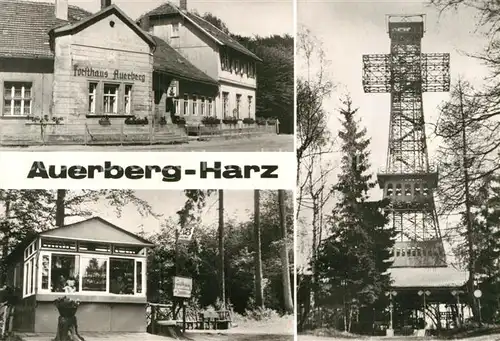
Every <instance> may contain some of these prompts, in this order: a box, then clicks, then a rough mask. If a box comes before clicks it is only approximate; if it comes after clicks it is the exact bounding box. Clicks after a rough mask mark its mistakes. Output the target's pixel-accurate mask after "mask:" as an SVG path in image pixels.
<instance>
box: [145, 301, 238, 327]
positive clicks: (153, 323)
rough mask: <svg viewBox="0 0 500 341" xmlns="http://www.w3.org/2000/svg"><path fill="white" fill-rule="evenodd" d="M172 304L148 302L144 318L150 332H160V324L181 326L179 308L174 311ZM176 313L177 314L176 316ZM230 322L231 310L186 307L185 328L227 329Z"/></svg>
mask: <svg viewBox="0 0 500 341" xmlns="http://www.w3.org/2000/svg"><path fill="white" fill-rule="evenodd" d="M174 309H175V307H174V306H173V305H172V304H158V303H148V305H147V308H146V320H147V323H148V330H149V332H150V333H151V334H158V333H161V327H160V325H161V324H171V325H178V326H183V321H182V313H181V310H179V311H178V312H176V311H174ZM176 315H177V316H176ZM231 324H232V312H231V310H227V309H225V310H218V311H201V310H197V309H193V308H191V307H189V306H187V307H186V321H185V325H184V326H183V327H185V328H186V329H201V330H205V329H228V328H230V327H231Z"/></svg>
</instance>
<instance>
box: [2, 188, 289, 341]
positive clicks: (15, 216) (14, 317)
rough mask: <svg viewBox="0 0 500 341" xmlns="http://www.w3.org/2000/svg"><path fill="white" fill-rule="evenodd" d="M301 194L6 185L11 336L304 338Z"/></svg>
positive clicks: (61, 339)
mask: <svg viewBox="0 0 500 341" xmlns="http://www.w3.org/2000/svg"><path fill="white" fill-rule="evenodd" d="M292 194H293V193H292V191H285V190H276V191H269V190H246V191H240V190H183V191H174V190H170V191H165V190H163V191H131V190H63V189H59V190H0V207H1V218H0V219H1V223H0V237H1V238H0V240H1V247H0V251H1V252H0V256H1V263H0V264H1V271H0V332H1V335H0V337H1V338H2V340H3V339H5V340H24V341H49V340H58V341H67V340H92V341H103V340H117V341H129V340H141V341H153V340H164V341H168V340H174V339H184V340H194V341H198V340H199V341H212V340H214V341H215V340H228V341H229V340H241V341H249V340H269V341H271V340H273V341H285V340H293V338H294V331H295V327H294V317H293V316H294V315H293V312H294V302H293V278H294V276H293V274H294V272H293V270H294V252H293V234H294V231H293V196H292Z"/></svg>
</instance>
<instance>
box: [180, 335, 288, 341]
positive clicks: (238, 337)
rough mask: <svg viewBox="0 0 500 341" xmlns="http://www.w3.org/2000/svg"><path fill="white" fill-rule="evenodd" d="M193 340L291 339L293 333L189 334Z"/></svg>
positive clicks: (243, 340)
mask: <svg viewBox="0 0 500 341" xmlns="http://www.w3.org/2000/svg"><path fill="white" fill-rule="evenodd" d="M188 338H189V339H191V340H193V341H254V340H255V341H292V340H293V335H263V334H255V335H239V334H189V335H188Z"/></svg>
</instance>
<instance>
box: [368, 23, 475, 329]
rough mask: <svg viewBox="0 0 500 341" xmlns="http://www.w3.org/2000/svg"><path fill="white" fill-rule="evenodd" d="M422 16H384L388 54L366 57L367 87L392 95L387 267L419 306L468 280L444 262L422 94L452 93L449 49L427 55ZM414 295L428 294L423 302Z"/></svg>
mask: <svg viewBox="0 0 500 341" xmlns="http://www.w3.org/2000/svg"><path fill="white" fill-rule="evenodd" d="M424 19H425V17H424V15H409V16H387V27H388V33H389V37H390V40H391V45H390V53H389V54H370V55H363V88H364V91H365V92H368V93H390V95H391V112H390V122H389V143H388V150H387V164H386V167H385V169H384V170H383V171H382V172H380V173H379V174H377V178H378V183H379V185H380V188H381V189H382V190H383V196H384V198H387V199H389V200H390V206H389V209H390V221H391V222H390V224H391V226H392V228H393V229H394V230H395V231H396V232H397V240H396V242H395V245H394V250H393V251H394V252H393V264H392V267H391V269H390V272H391V277H392V278H393V289H396V290H403V291H405V294H406V295H410V296H411V297H413V298H412V299H413V300H416V301H417V302H416V304H417V306H416V307H415V308H414V309H418V307H420V308H423V309H422V311H425V310H426V308H427V304H428V303H429V304H432V302H433V301H432V298H434V299H435V303H436V304H438V305H439V303H442V302H445V301H449V299H450V297H451V295H450V290H451V289H453V288H455V289H456V288H461V287H462V286H463V285H464V283H465V281H466V278H465V281H464V272H461V271H457V270H455V269H453V268H451V267H449V266H448V265H447V262H446V256H445V251H444V246H443V241H442V237H441V233H440V230H439V224H438V218H437V215H436V207H435V203H434V195H433V193H434V190H435V189H436V188H437V185H438V172H437V170H436V169H435V168H433V167H432V166H431V165H430V164H429V158H428V150H427V142H426V135H425V120H424V112H423V105H422V94H423V92H448V91H449V89H450V74H449V68H450V55H449V54H448V53H428V54H425V53H422V51H421V41H422V38H423V36H424V33H425V21H424ZM430 288H432V289H433V290H434V297H431V296H433V295H432V292H431V291H429V289H430ZM435 289H439V290H438V291H439V295H437V292H436V291H435ZM443 290H445V292H443ZM394 292H396V293H397V291H391V295H390V296H391V298H392V297H393V294H392V293H394ZM416 293H418V295H419V296H422V295H423V296H424V297H423V302H424V304H423V306H422V304H421V303H420V300H419V299H418V296H416ZM443 294H444V296H443ZM394 295H396V294H394ZM399 296H400V298H401V296H402V295H399ZM427 296H429V298H428V301H427V303H426V297H427ZM438 296H439V297H438ZM448 296H450V297H448ZM407 297H408V296H407ZM452 298H453V297H452ZM452 302H453V301H452ZM391 309H392V304H391ZM417 317H418V316H414V317H413V318H415V319H416V318H417ZM391 325H392V321H391Z"/></svg>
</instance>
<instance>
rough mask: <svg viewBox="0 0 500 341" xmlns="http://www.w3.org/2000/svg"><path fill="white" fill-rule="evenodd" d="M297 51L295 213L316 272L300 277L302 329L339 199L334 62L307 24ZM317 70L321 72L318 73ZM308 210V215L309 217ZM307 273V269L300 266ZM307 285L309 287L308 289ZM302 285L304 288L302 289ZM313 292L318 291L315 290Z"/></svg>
mask: <svg viewBox="0 0 500 341" xmlns="http://www.w3.org/2000/svg"><path fill="white" fill-rule="evenodd" d="M297 51H298V52H297V55H298V57H299V68H300V65H301V64H303V68H304V70H305V71H304V72H303V74H302V75H300V76H299V77H298V80H297V122H298V126H297V128H298V132H297V135H298V138H297V140H298V143H297V209H296V211H295V215H296V219H297V221H298V226H299V228H300V239H301V240H303V241H304V242H301V243H299V244H300V245H301V246H302V248H303V249H301V250H300V253H301V254H302V255H303V257H306V258H307V259H308V264H309V269H307V270H310V272H311V274H312V276H311V277H310V278H309V277H307V278H308V280H307V281H305V282H302V278H306V277H303V276H299V277H298V283H297V286H298V287H299V288H298V289H297V291H298V292H300V293H301V296H304V295H305V296H307V299H306V298H305V297H303V299H306V301H304V300H303V299H302V300H301V301H302V302H303V304H302V306H303V309H300V312H301V313H300V315H299V317H298V318H299V322H298V327H299V328H301V326H302V323H304V322H305V321H306V320H307V318H308V315H309V313H310V312H311V310H312V309H314V301H315V299H314V297H315V292H314V288H315V282H316V280H317V279H316V271H315V264H316V258H317V252H318V246H319V243H320V242H321V240H322V239H323V235H324V233H323V232H324V222H325V212H324V207H325V206H326V205H327V203H328V202H329V201H330V200H331V199H332V198H333V190H332V188H331V187H330V186H329V185H328V182H329V176H330V174H331V173H332V172H333V170H334V169H335V167H334V164H333V163H332V162H329V161H328V156H329V155H328V154H330V153H331V152H332V151H333V142H334V141H332V140H331V136H330V131H329V129H328V127H327V123H328V118H327V112H326V110H325V109H324V106H323V102H324V100H325V99H327V98H328V97H329V96H330V93H331V91H332V90H333V84H332V82H331V81H330V80H328V78H327V75H326V68H327V66H328V61H327V60H326V59H325V53H324V51H323V49H322V43H321V41H319V40H318V39H317V38H316V37H315V36H313V34H312V33H311V32H310V31H309V30H308V29H307V28H305V27H301V28H300V31H299V33H298V42H297ZM313 70H317V71H316V72H313ZM302 214H303V215H304V216H305V217H303V216H302ZM299 270H300V272H301V273H302V272H304V271H305V270H304V269H299ZM303 286H305V287H307V289H306V288H305V287H304V288H303ZM299 289H300V290H299ZM311 290H312V292H310V291H311Z"/></svg>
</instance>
